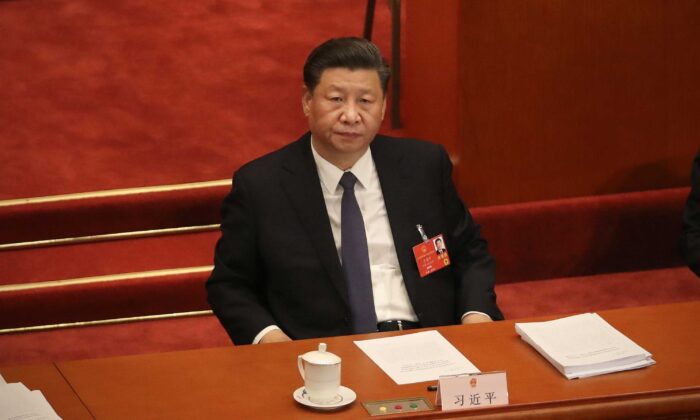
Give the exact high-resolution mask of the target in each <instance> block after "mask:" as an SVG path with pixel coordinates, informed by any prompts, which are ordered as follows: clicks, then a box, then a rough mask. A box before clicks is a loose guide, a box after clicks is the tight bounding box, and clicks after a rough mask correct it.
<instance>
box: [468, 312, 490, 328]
mask: <svg viewBox="0 0 700 420" xmlns="http://www.w3.org/2000/svg"><path fill="white" fill-rule="evenodd" d="M480 322H491V318H489V317H487V316H486V315H482V314H469V315H467V316H465V317H464V318H462V325H466V324H478V323H480Z"/></svg>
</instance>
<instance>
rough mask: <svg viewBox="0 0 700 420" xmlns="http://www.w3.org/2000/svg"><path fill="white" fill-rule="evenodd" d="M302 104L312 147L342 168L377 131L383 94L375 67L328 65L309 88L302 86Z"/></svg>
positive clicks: (382, 110) (381, 111)
mask: <svg viewBox="0 0 700 420" xmlns="http://www.w3.org/2000/svg"><path fill="white" fill-rule="evenodd" d="M302 106H303V109H304V114H305V115H306V116H307V117H308V119H309V129H310V130H311V134H312V135H313V139H314V147H315V148H316V151H317V152H318V153H319V154H320V155H321V156H323V158H324V159H326V160H327V161H329V162H331V163H332V164H334V165H335V166H337V167H338V168H340V169H343V170H345V169H348V168H350V167H351V166H352V165H354V164H355V162H356V161H357V160H358V159H359V158H360V157H361V156H362V155H363V154H364V152H365V151H366V150H367V148H368V147H369V144H370V143H371V142H372V140H373V139H374V136H375V135H376V134H377V131H379V126H380V125H381V123H382V120H383V119H384V110H385V109H386V97H385V96H384V93H383V92H382V88H381V84H380V81H379V74H377V71H376V70H366V69H357V70H350V69H347V68H330V69H326V70H324V71H323V73H321V79H320V80H319V83H318V85H317V86H316V88H315V89H314V91H313V92H310V91H309V90H308V89H306V88H305V90H304V95H303V97H302Z"/></svg>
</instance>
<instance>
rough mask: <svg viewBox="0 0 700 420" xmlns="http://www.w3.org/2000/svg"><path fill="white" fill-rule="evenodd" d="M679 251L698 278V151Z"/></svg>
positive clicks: (699, 207) (699, 202) (699, 227)
mask: <svg viewBox="0 0 700 420" xmlns="http://www.w3.org/2000/svg"><path fill="white" fill-rule="evenodd" d="M681 250H682V252H683V257H684V258H685V261H686V263H687V264H688V267H690V269H691V270H693V272H694V273H695V274H696V275H697V276H698V277H700V151H698V153H697V154H696V155H695V160H694V161H693V169H692V172H691V187H690V194H689V195H688V201H687V202H686V204H685V211H684V212H683V237H682V238H681Z"/></svg>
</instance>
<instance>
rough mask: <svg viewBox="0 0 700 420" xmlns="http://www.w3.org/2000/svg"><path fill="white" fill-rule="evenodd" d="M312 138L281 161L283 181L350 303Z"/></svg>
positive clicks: (299, 143)
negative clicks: (317, 168) (313, 151)
mask: <svg viewBox="0 0 700 420" xmlns="http://www.w3.org/2000/svg"><path fill="white" fill-rule="evenodd" d="M310 140H311V136H310V134H308V133H307V134H306V135H304V136H303V137H302V138H301V139H299V140H298V141H297V142H296V143H295V144H294V145H293V147H290V149H288V150H289V153H288V154H287V156H286V157H285V160H284V162H283V164H282V166H283V169H284V170H283V177H282V185H283V186H284V190H285V192H286V193H287V197H288V198H289V201H290V202H291V203H292V206H293V207H294V210H295V211H296V212H297V214H298V216H299V219H300V220H301V224H302V226H303V227H304V229H305V230H306V232H307V233H308V234H309V237H310V238H311V241H312V243H313V244H314V246H315V248H316V252H317V253H318V256H319V259H320V260H321V264H322V265H323V267H324V268H325V269H326V272H328V275H329V277H330V278H331V281H332V282H333V285H334V286H335V288H336V289H337V290H338V293H339V294H340V296H341V298H342V299H343V300H344V301H345V303H346V304H347V303H348V292H347V287H346V285H345V279H344V277H343V271H342V268H341V266H340V259H339V258H338V252H337V251H336V248H335V241H334V240H333V232H332V230H331V224H330V221H329V219H328V212H327V210H326V203H325V201H324V199H323V192H322V191H321V181H320V180H319V178H318V171H317V170H316V164H315V163H314V159H313V156H312V154H311V144H310Z"/></svg>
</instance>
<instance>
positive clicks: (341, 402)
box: [292, 385, 357, 410]
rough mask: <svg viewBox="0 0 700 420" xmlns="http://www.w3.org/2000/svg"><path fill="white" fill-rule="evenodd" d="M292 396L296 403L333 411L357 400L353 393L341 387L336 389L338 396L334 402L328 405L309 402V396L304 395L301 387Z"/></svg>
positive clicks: (304, 391)
mask: <svg viewBox="0 0 700 420" xmlns="http://www.w3.org/2000/svg"><path fill="white" fill-rule="evenodd" d="M292 395H294V399H295V400H296V401H297V402H298V403H300V404H304V405H305V406H307V407H311V408H316V409H319V410H335V409H336V408H340V407H344V406H346V405H348V404H350V403H351V402H353V401H355V398H357V394H355V391H353V390H352V389H350V388H347V387H344V386H342V385H341V386H340V388H339V389H338V395H336V397H335V400H334V401H331V402H330V403H328V404H317V403H315V402H313V401H311V400H309V394H307V393H306V390H305V389H304V387H303V386H302V387H301V388H298V389H297V390H296V391H294V393H293V394H292Z"/></svg>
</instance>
